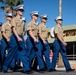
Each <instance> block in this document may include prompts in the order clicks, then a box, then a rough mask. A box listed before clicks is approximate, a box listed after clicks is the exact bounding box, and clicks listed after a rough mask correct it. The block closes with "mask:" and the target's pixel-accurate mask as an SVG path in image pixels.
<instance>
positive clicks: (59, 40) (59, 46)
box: [52, 16, 75, 72]
mask: <svg viewBox="0 0 76 75" xmlns="http://www.w3.org/2000/svg"><path fill="white" fill-rule="evenodd" d="M55 21H56V23H57V25H56V26H55V28H54V33H55V41H54V43H53V46H54V54H53V60H52V65H53V68H55V66H56V59H57V56H58V54H59V52H60V53H61V55H62V59H63V63H64V66H65V68H66V71H67V72H68V71H74V70H75V69H72V68H71V67H70V64H69V61H68V60H67V56H66V46H67V43H65V42H64V39H63V28H62V21H63V20H62V18H61V16H58V17H57V18H56V19H55Z"/></svg>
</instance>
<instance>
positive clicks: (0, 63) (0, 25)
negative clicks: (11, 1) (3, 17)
mask: <svg viewBox="0 0 76 75" xmlns="http://www.w3.org/2000/svg"><path fill="white" fill-rule="evenodd" d="M1 27H2V22H0V71H2V52H1V51H2V42H1V39H2V34H1Z"/></svg>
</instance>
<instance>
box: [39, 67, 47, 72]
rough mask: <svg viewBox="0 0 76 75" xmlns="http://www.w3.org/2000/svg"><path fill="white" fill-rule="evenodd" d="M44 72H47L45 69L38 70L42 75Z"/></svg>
mask: <svg viewBox="0 0 76 75" xmlns="http://www.w3.org/2000/svg"><path fill="white" fill-rule="evenodd" d="M44 71H46V69H45V68H42V69H40V70H38V72H40V73H43V72H44Z"/></svg>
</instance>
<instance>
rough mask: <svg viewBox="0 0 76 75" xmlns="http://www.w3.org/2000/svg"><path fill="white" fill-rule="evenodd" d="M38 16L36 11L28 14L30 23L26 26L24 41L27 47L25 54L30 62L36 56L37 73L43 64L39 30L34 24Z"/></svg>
mask: <svg viewBox="0 0 76 75" xmlns="http://www.w3.org/2000/svg"><path fill="white" fill-rule="evenodd" d="M38 14H39V12H38V11H33V12H31V14H30V15H31V18H32V21H31V22H29V23H28V24H27V35H28V37H27V40H26V45H27V50H28V51H27V54H28V57H29V59H30V62H31V61H32V59H34V57H35V56H36V57H37V62H38V65H39V71H43V70H44V63H43V59H42V50H41V46H40V41H39V39H38V31H39V29H38V24H37V22H36V20H37V19H38V16H39V15H38ZM31 65H32V63H31ZM31 65H30V66H31Z"/></svg>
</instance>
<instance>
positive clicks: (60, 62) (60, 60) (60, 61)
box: [58, 0, 64, 67]
mask: <svg viewBox="0 0 76 75" xmlns="http://www.w3.org/2000/svg"><path fill="white" fill-rule="evenodd" d="M58 15H59V16H61V17H62V0H59V14H58ZM63 66H64V64H63V61H62V56H61V54H60V53H59V59H58V67H63Z"/></svg>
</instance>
